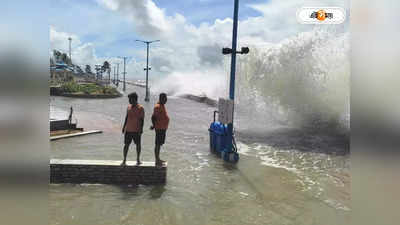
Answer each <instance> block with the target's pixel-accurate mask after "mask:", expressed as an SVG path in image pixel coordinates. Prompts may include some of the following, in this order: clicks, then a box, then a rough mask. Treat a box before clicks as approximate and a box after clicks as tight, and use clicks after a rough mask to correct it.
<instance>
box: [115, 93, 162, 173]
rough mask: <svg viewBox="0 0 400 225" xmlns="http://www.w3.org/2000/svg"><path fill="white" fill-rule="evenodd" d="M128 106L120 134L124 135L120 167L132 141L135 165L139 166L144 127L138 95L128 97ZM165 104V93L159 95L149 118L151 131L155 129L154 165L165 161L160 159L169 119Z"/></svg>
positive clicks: (142, 109)
mask: <svg viewBox="0 0 400 225" xmlns="http://www.w3.org/2000/svg"><path fill="white" fill-rule="evenodd" d="M128 98H129V105H128V108H127V112H126V117H125V122H124V125H123V128H122V133H124V134H125V140H124V143H125V145H124V160H123V161H122V163H121V165H125V164H126V156H127V154H128V150H129V146H130V144H131V143H132V140H133V141H134V143H135V144H136V153H137V158H136V161H137V165H140V164H141V161H140V152H141V137H142V133H143V125H144V115H145V113H144V108H143V106H141V105H140V104H138V103H137V99H138V95H137V94H136V93H135V92H133V93H131V94H129V95H128ZM166 103H167V95H166V94H165V93H161V94H160V98H159V102H158V103H157V104H156V105H155V107H154V111H153V115H152V117H151V122H152V126H151V127H150V129H151V130H153V129H155V131H156V138H155V149H154V155H155V160H156V165H162V164H163V163H164V162H165V161H163V160H161V159H160V148H161V146H162V145H163V144H164V143H165V136H166V131H167V129H168V124H169V117H168V113H167V110H166V108H165V104H166Z"/></svg>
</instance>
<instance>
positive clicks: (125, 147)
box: [121, 144, 129, 166]
mask: <svg viewBox="0 0 400 225" xmlns="http://www.w3.org/2000/svg"><path fill="white" fill-rule="evenodd" d="M128 150H129V144H125V145H124V160H123V161H122V163H121V166H125V165H126V156H127V155H128Z"/></svg>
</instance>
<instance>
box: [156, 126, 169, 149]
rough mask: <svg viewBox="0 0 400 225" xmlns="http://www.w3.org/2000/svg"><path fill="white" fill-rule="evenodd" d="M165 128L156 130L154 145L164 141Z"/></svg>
mask: <svg viewBox="0 0 400 225" xmlns="http://www.w3.org/2000/svg"><path fill="white" fill-rule="evenodd" d="M166 133H167V130H156V145H163V144H164V143H165V135H166Z"/></svg>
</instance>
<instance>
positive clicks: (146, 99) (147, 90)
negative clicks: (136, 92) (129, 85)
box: [136, 40, 160, 102]
mask: <svg viewBox="0 0 400 225" xmlns="http://www.w3.org/2000/svg"><path fill="white" fill-rule="evenodd" d="M136 41H140V42H143V43H146V45H147V58H146V68H145V70H146V97H145V98H144V100H145V101H146V102H148V101H149V95H150V93H149V70H150V68H149V45H150V44H151V43H153V42H158V41H160V40H154V41H142V40H136Z"/></svg>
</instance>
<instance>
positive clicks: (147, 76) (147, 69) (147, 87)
mask: <svg viewBox="0 0 400 225" xmlns="http://www.w3.org/2000/svg"><path fill="white" fill-rule="evenodd" d="M146 44H147V58H146V97H145V98H144V100H145V101H146V102H148V101H149V44H150V43H149V42H146Z"/></svg>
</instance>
